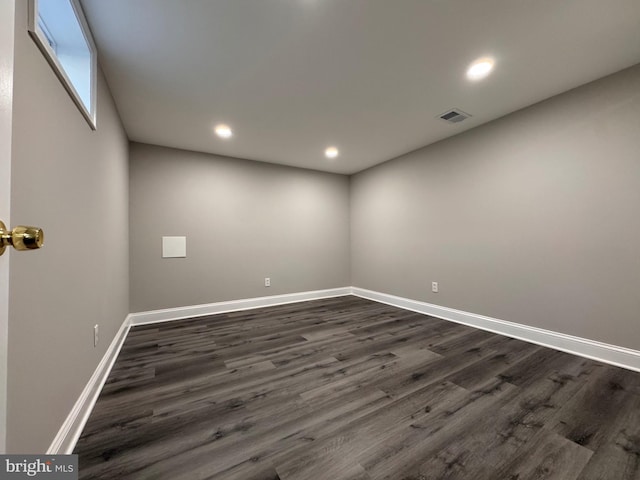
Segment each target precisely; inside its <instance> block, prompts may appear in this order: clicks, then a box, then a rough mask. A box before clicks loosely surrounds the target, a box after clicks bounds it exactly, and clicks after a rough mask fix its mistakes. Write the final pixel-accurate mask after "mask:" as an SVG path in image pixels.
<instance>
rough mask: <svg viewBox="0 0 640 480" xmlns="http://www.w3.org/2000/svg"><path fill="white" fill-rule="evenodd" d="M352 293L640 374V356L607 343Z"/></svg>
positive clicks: (389, 297) (382, 295)
mask: <svg viewBox="0 0 640 480" xmlns="http://www.w3.org/2000/svg"><path fill="white" fill-rule="evenodd" d="M351 292H352V294H353V295H355V296H357V297H362V298H366V299H369V300H373V301H376V302H380V303H386V304H388V305H392V306H394V307H399V308H403V309H405V310H411V311H413V312H418V313H424V314H426V315H431V316H433V317H437V318H442V319H444V320H450V321H452V322H456V323H462V324H464V325H469V326H471V327H475V328H479V329H481V330H487V331H489V332H493V333H498V334H500V335H505V336H507V337H511V338H517V339H518V340H524V341H525V342H529V343H535V344H537V345H542V346H543V347H550V348H554V349H556V350H561V351H563V352H567V353H572V354H574V355H579V356H581V357H585V358H589V359H591V360H597V361H599V362H603V363H608V364H610V365H615V366H616V367H622V368H626V369H628V370H634V371H636V372H640V352H639V351H637V350H632V349H630V348H624V347H618V346H615V345H610V344H607V343H602V342H596V341H595V340H588V339H586V338H580V337H574V336H572V335H567V334H564V333H558V332H554V331H551V330H544V329H542V328H536V327H529V326H527V325H522V324H519V323H513V322H507V321H505V320H499V319H497V318H491V317H485V316H483V315H476V314H475V313H469V312H464V311H462V310H455V309H453V308H447V307H441V306H439V305H433V304H431V303H426V302H420V301H418V300H411V299H409V298H403V297H396V296H395V295H388V294H386V293H380V292H374V291H371V290H365V289H363V288H358V287H351Z"/></svg>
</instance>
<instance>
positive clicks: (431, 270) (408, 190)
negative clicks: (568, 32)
mask: <svg viewBox="0 0 640 480" xmlns="http://www.w3.org/2000/svg"><path fill="white" fill-rule="evenodd" d="M639 86H640V66H636V67H633V68H631V69H628V70H626V71H623V72H620V73H618V74H615V75H613V76H610V77H607V78H604V79H602V80H599V81H596V82H594V83H592V84H588V85H586V86H583V87H580V88H578V89H575V90H573V91H570V92H568V93H565V94H562V95H559V96H557V97H554V98H552V99H550V100H547V101H545V102H542V103H540V104H537V105H534V106H532V107H530V108H527V109H525V110H522V111H519V112H517V113H514V114H511V115H509V116H507V117H504V118H502V119H499V120H497V121H494V122H491V123H489V124H487V125H485V126H482V127H479V128H476V129H474V130H471V131H469V132H467V133H464V134H461V135H458V136H456V137H453V138H450V139H448V140H446V141H442V142H439V143H437V144H434V145H431V146H429V147H426V148H423V149H421V150H418V151H415V152H413V153H410V154H408V155H405V156H403V157H400V158H398V159H395V160H392V161H389V162H387V163H384V164H382V165H379V166H377V167H374V168H372V169H369V170H367V171H364V172H361V173H359V174H357V175H355V176H353V177H352V179H351V187H352V191H351V202H352V210H351V217H352V229H351V239H352V244H351V254H352V257H351V258H352V280H353V284H354V285H355V286H358V287H363V288H368V289H372V290H377V291H381V292H386V293H390V294H395V295H399V296H404V297H409V298H412V299H417V300H422V301H426V302H429V303H434V304H438V305H443V306H447V307H452V308H457V309H461V310H466V311H469V312H473V313H477V314H484V315H488V316H492V317H497V318H500V319H504V320H510V321H513V322H518V323H522V324H526V325H532V326H536V327H541V328H546V329H550V330H555V331H558V332H564V333H568V334H573V335H578V336H580V337H586V338H590V339H595V340H600V341H604V342H608V343H612V344H615V345H621V346H626V347H631V348H636V349H640V328H638V315H639V312H640V294H639V292H640V221H639V219H640V216H639V213H640V88H639ZM460 107H462V108H464V105H460ZM431 281H438V282H440V293H437V294H435V293H431Z"/></svg>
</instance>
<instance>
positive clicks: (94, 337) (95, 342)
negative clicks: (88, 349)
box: [93, 325, 99, 347]
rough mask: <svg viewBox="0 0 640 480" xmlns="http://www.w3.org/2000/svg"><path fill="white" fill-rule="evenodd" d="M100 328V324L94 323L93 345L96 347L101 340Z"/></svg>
mask: <svg viewBox="0 0 640 480" xmlns="http://www.w3.org/2000/svg"><path fill="white" fill-rule="evenodd" d="M98 329H99V326H98V325H94V326H93V346H94V347H97V346H98V340H99V337H98Z"/></svg>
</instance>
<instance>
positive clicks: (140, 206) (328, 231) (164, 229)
mask: <svg viewBox="0 0 640 480" xmlns="http://www.w3.org/2000/svg"><path fill="white" fill-rule="evenodd" d="M212 141H213V139H212ZM163 236H186V237H187V256H186V258H162V257H161V253H162V251H161V247H162V237H163ZM130 239H131V250H130V253H131V269H130V280H131V311H132V312H138V311H145V310H154V309H161V308H169V307H180V306H185V305H197V304H203V303H211V302H219V301H225V300H236V299H241V298H250V297H260V296H266V295H279V294H284V293H293V292H300V291H309V290H321V289H326V288H335V287H344V286H348V285H349V179H348V177H345V176H342V175H336V174H330V173H321V172H315V171H311V170H303V169H298V168H291V167H284V166H277V165H270V164H266V163H259V162H252V161H248V160H239V159H236V158H228V157H221V156H215V155H210V154H202V153H194V152H188V151H184V150H175V149H170V148H164V147H156V146H150V145H144V144H138V143H132V144H131V149H130ZM265 277H269V278H270V279H271V287H268V288H267V287H265V286H264V278H265Z"/></svg>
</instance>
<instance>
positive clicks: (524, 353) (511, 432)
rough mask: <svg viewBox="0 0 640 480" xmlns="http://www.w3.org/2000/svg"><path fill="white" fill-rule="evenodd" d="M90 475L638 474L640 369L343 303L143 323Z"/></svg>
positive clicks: (282, 478) (122, 361)
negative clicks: (639, 370) (154, 323)
mask: <svg viewBox="0 0 640 480" xmlns="http://www.w3.org/2000/svg"><path fill="white" fill-rule="evenodd" d="M76 453H78V454H79V460H80V478H81V479H84V480H89V479H110V480H111V479H120V480H126V479H136V480H144V479H154V480H157V479H172V480H187V479H188V480H198V479H216V480H278V479H279V480H378V479H391V480H435V479H455V480H464V479H473V480H484V479H488V480H502V479H506V480H528V479H561V480H572V479H582V480H596V479H615V480H625V479H630V480H631V479H635V480H640V374H638V373H634V372H630V371H627V370H623V369H620V368H616V367H612V366H608V365H603V364H600V363H597V362H594V361H590V360H587V359H584V358H580V357H576V356H572V355H569V354H565V353H562V352H558V351H555V350H552V349H548V348H543V347H539V346H536V345H532V344H528V343H525V342H521V341H518V340H514V339H510V338H507V337H502V336H499V335H494V334H491V333H487V332H484V331H480V330H476V329H473V328H470V327H465V326H462V325H457V324H455V323H451V322H446V321H443V320H439V319H435V318H432V317H428V316H425V315H420V314H417V313H412V312H408V311H404V310H401V309H398V308H395V307H391V306H387V305H383V304H380V303H375V302H370V301H368V300H364V299H361V298H357V297H352V296H347V297H339V298H333V299H326V300H317V301H312V302H305V303H296V304H290V305H284V306H277V307H270V308H264V309H257V310H249V311H244V312H235V313H227V314H222V315H216V316H210V317H204V318H199V319H193V320H184V321H176V322H169V323H164V324H156V325H149V326H143V327H136V328H133V329H132V330H131V332H130V334H129V336H128V338H127V340H126V342H125V344H124V346H123V349H122V352H121V353H120V355H119V357H118V359H117V361H116V364H115V366H114V368H113V371H112V372H111V375H110V376H109V378H108V380H107V383H106V385H105V387H104V390H103V391H102V393H101V395H100V397H99V399H98V402H97V404H96V407H95V409H94V411H93V413H92V415H91V417H90V419H89V422H88V423H87V425H86V427H85V430H84V432H83V434H82V436H81V438H80V440H79V442H78V445H77V447H76Z"/></svg>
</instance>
